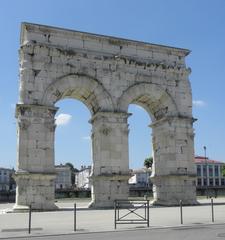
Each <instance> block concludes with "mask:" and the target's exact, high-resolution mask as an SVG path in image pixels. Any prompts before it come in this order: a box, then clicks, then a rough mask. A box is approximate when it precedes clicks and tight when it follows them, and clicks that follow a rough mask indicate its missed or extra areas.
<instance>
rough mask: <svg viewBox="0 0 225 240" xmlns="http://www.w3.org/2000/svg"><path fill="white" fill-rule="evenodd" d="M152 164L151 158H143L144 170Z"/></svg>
mask: <svg viewBox="0 0 225 240" xmlns="http://www.w3.org/2000/svg"><path fill="white" fill-rule="evenodd" d="M152 163H153V157H149V158H145V161H144V166H145V167H146V168H151V167H152Z"/></svg>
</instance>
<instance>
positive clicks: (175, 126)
mask: <svg viewBox="0 0 225 240" xmlns="http://www.w3.org/2000/svg"><path fill="white" fill-rule="evenodd" d="M192 125H193V119H192V118H182V117H167V118H164V119H161V120H159V121H156V122H153V124H152V125H151V127H152V134H153V154H154V156H153V158H154V163H153V172H152V176H151V180H152V182H153V196H154V200H153V204H155V205H167V206H170V205H178V204H179V201H180V200H182V201H183V203H184V204H190V205H193V204H197V201H196V186H195V180H196V168H195V164H194V142H193V139H194V133H193V127H192Z"/></svg>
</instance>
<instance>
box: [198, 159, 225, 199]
mask: <svg viewBox="0 0 225 240" xmlns="http://www.w3.org/2000/svg"><path fill="white" fill-rule="evenodd" d="M195 164H196V168H197V180H196V186H197V191H199V192H200V193H201V194H206V191H208V192H209V194H210V195H217V194H218V193H220V194H225V177H224V176H223V174H222V168H223V166H224V165H225V163H224V162H221V161H217V160H211V159H208V158H205V157H201V156H196V157H195Z"/></svg>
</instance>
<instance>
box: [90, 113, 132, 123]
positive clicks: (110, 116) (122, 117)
mask: <svg viewBox="0 0 225 240" xmlns="http://www.w3.org/2000/svg"><path fill="white" fill-rule="evenodd" d="M131 115H132V114H131V113H126V112H97V113H96V114H94V115H93V116H92V118H91V119H90V120H89V123H94V122H95V121H96V120H102V121H103V122H110V123H118V122H121V123H124V122H127V118H128V117H129V116H131ZM118 119H119V121H118Z"/></svg>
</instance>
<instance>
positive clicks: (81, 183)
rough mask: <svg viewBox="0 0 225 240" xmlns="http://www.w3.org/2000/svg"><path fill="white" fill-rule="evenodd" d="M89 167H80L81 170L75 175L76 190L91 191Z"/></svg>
mask: <svg viewBox="0 0 225 240" xmlns="http://www.w3.org/2000/svg"><path fill="white" fill-rule="evenodd" d="M90 176H91V166H88V167H86V166H81V170H80V171H79V172H76V173H75V185H76V187H77V188H78V189H85V190H89V189H91V181H90Z"/></svg>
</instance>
